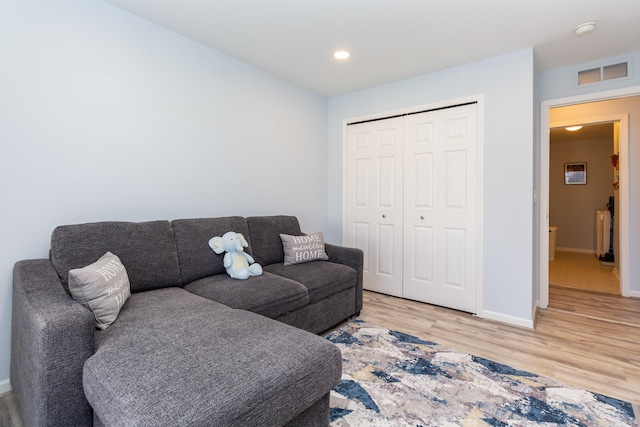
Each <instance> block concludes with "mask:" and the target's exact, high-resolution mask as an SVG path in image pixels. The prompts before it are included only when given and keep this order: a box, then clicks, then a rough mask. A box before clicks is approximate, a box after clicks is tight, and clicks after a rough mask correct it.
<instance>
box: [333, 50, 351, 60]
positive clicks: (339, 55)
mask: <svg viewBox="0 0 640 427" xmlns="http://www.w3.org/2000/svg"><path fill="white" fill-rule="evenodd" d="M350 56H351V54H350V53H349V52H347V51H346V50H339V51H337V52H335V53H334V54H333V57H334V58H336V59H347V58H349V57H350Z"/></svg>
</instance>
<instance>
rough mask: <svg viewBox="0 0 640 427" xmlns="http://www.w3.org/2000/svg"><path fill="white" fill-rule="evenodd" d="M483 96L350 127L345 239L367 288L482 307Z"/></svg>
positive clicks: (466, 308)
mask: <svg viewBox="0 0 640 427" xmlns="http://www.w3.org/2000/svg"><path fill="white" fill-rule="evenodd" d="M477 127H478V123H477V104H469V105H464V106H459V107H453V108H446V109H440V110H435V111H429V112H425V113H418V114H409V115H406V116H404V117H398V118H392V119H384V120H379V121H373V122H367V123H360V124H356V125H350V126H349V127H348V134H347V144H348V146H347V194H346V203H347V206H346V207H347V209H346V221H345V224H346V240H347V244H349V245H352V246H355V247H358V248H360V249H362V250H363V251H364V254H365V277H364V287H365V289H369V290H373V291H376V292H381V293H385V294H389V295H394V296H400V297H403V298H408V299H412V300H417V301H423V302H428V303H431V304H436V305H441V306H445V307H450V308H455V309H458V310H463V311H467V312H471V313H475V312H476V310H477V284H478V277H477V275H478V274H479V269H478V267H477V265H478V253H477V251H478V240H477V239H478V226H479V225H478V222H479V216H478V214H479V212H478V185H477V180H478V175H479V172H478V147H477V142H478V132H477Z"/></svg>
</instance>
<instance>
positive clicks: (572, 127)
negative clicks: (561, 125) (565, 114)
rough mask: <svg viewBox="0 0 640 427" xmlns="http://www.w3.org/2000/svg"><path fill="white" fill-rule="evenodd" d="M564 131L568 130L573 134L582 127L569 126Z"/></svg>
mask: <svg viewBox="0 0 640 427" xmlns="http://www.w3.org/2000/svg"><path fill="white" fill-rule="evenodd" d="M565 129H566V130H568V131H569V132H575V131H577V130H580V129H582V126H569V127H566V128H565Z"/></svg>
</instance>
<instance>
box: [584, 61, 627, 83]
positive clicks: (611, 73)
mask: <svg viewBox="0 0 640 427" xmlns="http://www.w3.org/2000/svg"><path fill="white" fill-rule="evenodd" d="M628 76H629V62H627V61H625V62H620V63H617V64H611V65H604V66H601V67H596V68H589V69H587V70H581V71H578V86H582V85H587V84H591V83H599V82H603V81H606V80H613V79H621V78H623V77H628Z"/></svg>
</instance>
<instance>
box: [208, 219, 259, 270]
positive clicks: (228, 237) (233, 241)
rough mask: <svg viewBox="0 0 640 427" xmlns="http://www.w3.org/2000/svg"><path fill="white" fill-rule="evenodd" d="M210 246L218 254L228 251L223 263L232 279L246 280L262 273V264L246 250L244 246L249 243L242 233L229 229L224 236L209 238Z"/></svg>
mask: <svg viewBox="0 0 640 427" xmlns="http://www.w3.org/2000/svg"><path fill="white" fill-rule="evenodd" d="M209 246H210V247H211V249H213V251H214V252H215V253H217V254H218V255H220V254H221V253H223V252H226V254H224V259H223V264H224V268H226V269H227V274H228V275H229V276H230V277H231V278H232V279H242V280H244V279H246V278H248V277H249V276H259V275H261V274H262V266H261V265H260V264H257V263H256V262H255V261H254V259H253V257H252V256H251V255H249V254H247V253H245V252H244V248H246V247H247V246H249V244H248V243H247V240H246V239H245V238H244V236H243V235H242V234H240V233H235V232H233V231H229V232H227V233H224V235H223V236H222V237H213V238H212V239H211V240H209Z"/></svg>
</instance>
